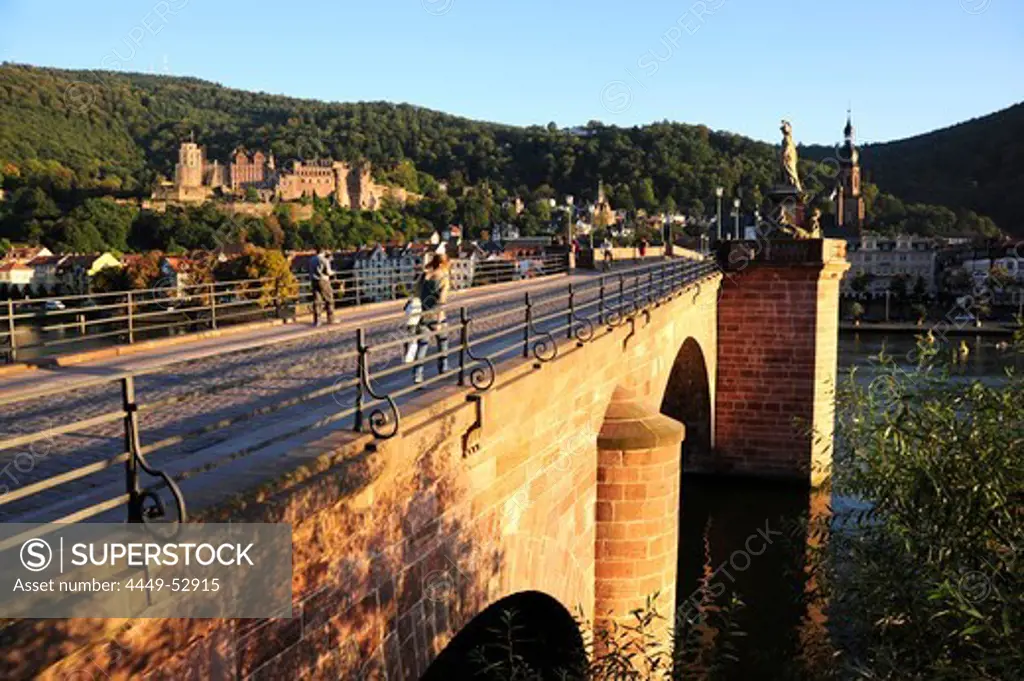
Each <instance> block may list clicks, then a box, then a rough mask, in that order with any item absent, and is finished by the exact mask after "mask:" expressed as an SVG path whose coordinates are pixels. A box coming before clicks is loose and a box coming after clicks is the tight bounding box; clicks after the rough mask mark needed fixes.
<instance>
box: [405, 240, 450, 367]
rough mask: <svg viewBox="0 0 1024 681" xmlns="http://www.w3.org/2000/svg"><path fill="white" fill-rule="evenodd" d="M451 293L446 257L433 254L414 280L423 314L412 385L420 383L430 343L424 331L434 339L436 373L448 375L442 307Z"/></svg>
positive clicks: (418, 329) (419, 328)
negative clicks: (428, 332) (446, 373)
mask: <svg viewBox="0 0 1024 681" xmlns="http://www.w3.org/2000/svg"><path fill="white" fill-rule="evenodd" d="M450 289H451V273H450V264H449V261H448V256H447V255H444V254H443V253H436V254H435V255H434V256H433V257H432V258H431V259H430V261H429V262H427V263H426V264H425V265H424V266H423V273H422V274H421V275H420V276H419V278H418V279H417V280H416V290H415V294H414V295H415V296H416V297H417V298H419V299H420V307H421V310H422V314H421V316H420V323H419V327H418V328H417V330H416V331H417V335H418V336H419V340H418V343H419V345H418V348H417V352H416V366H415V367H413V374H412V381H413V383H422V382H423V360H424V359H426V357H427V350H428V349H429V348H430V341H429V340H428V339H427V338H425V337H424V334H425V333H426V332H427V331H430V332H431V333H433V334H434V337H435V338H436V339H437V351H438V353H439V355H440V356H439V357H438V358H437V372H438V373H439V374H442V373H444V372H446V371H448V335H447V331H446V329H445V315H444V305H445V304H446V303H447V302H448V291H449V290H450Z"/></svg>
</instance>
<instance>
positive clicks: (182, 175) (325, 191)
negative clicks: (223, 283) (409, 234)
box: [152, 140, 419, 210]
mask: <svg viewBox="0 0 1024 681" xmlns="http://www.w3.org/2000/svg"><path fill="white" fill-rule="evenodd" d="M249 190H255V191H256V192H257V195H258V196H259V197H260V199H261V200H263V201H264V202H269V201H272V200H277V201H298V200H300V199H302V198H304V197H317V198H321V199H325V198H330V197H334V199H335V201H336V202H337V204H338V205H339V206H342V207H344V208H351V209H354V210H375V209H377V208H380V207H381V204H382V202H383V200H384V198H385V197H388V196H390V197H391V198H392V199H394V200H395V201H397V202H398V203H406V202H407V201H411V200H416V199H418V198H419V196H418V195H416V194H412V193H411V192H408V191H406V190H405V189H403V188H401V187H389V186H385V185H380V184H377V183H375V182H374V181H373V179H372V177H371V175H370V167H369V164H356V165H352V164H349V163H344V162H342V161H333V160H329V159H328V160H315V161H293V162H292V164H291V166H290V167H287V168H283V169H279V168H278V167H277V161H276V159H275V158H274V154H273V153H271V154H269V155H267V154H264V153H263V152H262V151H256V152H254V153H252V154H250V153H248V152H247V151H246V150H244V149H236V150H235V151H234V152H233V153H232V155H231V160H230V161H229V162H228V163H227V164H224V165H222V164H221V163H220V162H219V161H217V160H214V161H212V162H210V161H208V160H207V158H206V150H205V149H204V148H203V147H200V146H199V145H198V144H196V143H195V141H194V140H190V141H188V142H183V143H182V144H181V147H180V148H179V149H178V163H177V164H176V166H175V169H174V179H173V180H171V181H163V182H160V183H159V184H158V185H157V186H156V188H155V189H154V191H153V197H152V198H153V201H156V202H166V203H203V202H204V201H207V200H209V199H211V198H213V196H214V195H216V194H220V195H227V196H235V197H242V196H244V195H246V194H247V193H248V192H249Z"/></svg>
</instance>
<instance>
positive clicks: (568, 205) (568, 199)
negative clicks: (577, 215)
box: [565, 194, 574, 248]
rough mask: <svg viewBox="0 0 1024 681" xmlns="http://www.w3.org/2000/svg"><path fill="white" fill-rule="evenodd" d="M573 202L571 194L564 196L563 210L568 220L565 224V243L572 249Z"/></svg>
mask: <svg viewBox="0 0 1024 681" xmlns="http://www.w3.org/2000/svg"><path fill="white" fill-rule="evenodd" d="M573 200H574V199H573V195H572V194H566V195H565V210H566V212H567V213H568V220H567V221H566V223H565V242H566V243H567V244H569V247H570V248H571V247H572V204H573Z"/></svg>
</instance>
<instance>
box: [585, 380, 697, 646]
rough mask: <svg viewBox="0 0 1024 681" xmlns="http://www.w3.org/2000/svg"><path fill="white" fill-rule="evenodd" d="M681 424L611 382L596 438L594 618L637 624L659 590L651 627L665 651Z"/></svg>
mask: <svg viewBox="0 0 1024 681" xmlns="http://www.w3.org/2000/svg"><path fill="white" fill-rule="evenodd" d="M683 435H684V427H683V424H681V423H679V422H678V421H675V420H673V419H670V418H669V417H667V416H665V415H663V414H660V413H658V411H657V409H656V408H654V407H652V406H649V405H647V404H643V403H641V402H640V401H639V400H638V399H637V397H636V395H635V394H634V393H632V392H631V391H629V390H626V389H624V388H621V387H620V388H616V390H615V393H614V395H613V396H612V401H611V404H610V405H609V406H608V411H607V412H606V414H605V417H604V423H603V424H602V426H601V432H600V434H599V435H598V438H597V450H598V451H597V456H598V468H597V525H596V547H595V565H594V578H595V591H594V594H595V598H594V618H595V622H594V624H595V627H596V628H597V629H601V628H607V627H609V626H610V624H611V623H612V622H613V621H615V622H619V623H620V624H630V625H633V624H635V623H636V618H635V617H633V615H631V614H630V613H631V611H632V610H635V609H637V608H644V607H645V604H646V602H647V599H648V597H650V596H654V595H655V594H656V593H657V594H658V599H657V601H656V606H657V610H658V612H659V613H660V614H661V615H662V616H663V617H664V618H665V619H664V620H662V621H661V622H660V623H659V626H658V627H657V628H656V629H655V634H656V636H657V637H658V641H659V642H660V643H662V644H664V645H665V646H666V648H665V650H666V651H667V650H670V648H668V647H667V646H668V645H669V644H670V642H671V641H670V632H669V628H670V626H671V623H672V619H673V617H672V615H673V612H672V611H673V609H674V608H675V587H676V553H677V548H678V546H677V545H678V541H679V467H680V444H681V443H682V441H683Z"/></svg>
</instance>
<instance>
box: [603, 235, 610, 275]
mask: <svg viewBox="0 0 1024 681" xmlns="http://www.w3.org/2000/svg"><path fill="white" fill-rule="evenodd" d="M601 251H602V252H603V253H604V270H605V271H606V272H607V271H608V270H610V269H611V268H612V240H611V239H609V238H608V237H605V238H604V242H603V243H602V244H601Z"/></svg>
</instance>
